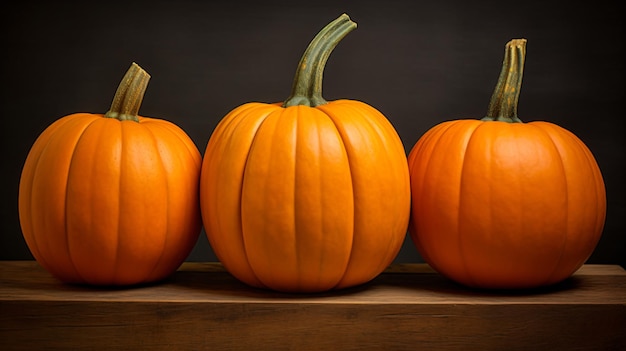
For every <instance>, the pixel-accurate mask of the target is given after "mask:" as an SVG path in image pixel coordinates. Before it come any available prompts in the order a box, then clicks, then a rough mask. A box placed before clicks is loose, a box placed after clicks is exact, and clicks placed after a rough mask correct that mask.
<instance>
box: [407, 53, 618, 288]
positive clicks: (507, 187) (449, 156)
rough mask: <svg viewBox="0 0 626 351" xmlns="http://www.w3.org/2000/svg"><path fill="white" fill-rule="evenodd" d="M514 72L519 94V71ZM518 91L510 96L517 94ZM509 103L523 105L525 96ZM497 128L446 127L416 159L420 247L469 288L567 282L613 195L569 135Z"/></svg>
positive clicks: (529, 127) (537, 127) (415, 225)
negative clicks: (608, 199)
mask: <svg viewBox="0 0 626 351" xmlns="http://www.w3.org/2000/svg"><path fill="white" fill-rule="evenodd" d="M518 45H519V43H518ZM522 45H525V41H523V43H522ZM524 48H525V46H524ZM518 49H519V48H518ZM507 50H509V47H507ZM522 56H523V55H522ZM505 60H506V59H505ZM521 62H522V63H523V57H522V61H521ZM522 67H523V66H522ZM516 70H517V71H518V72H517V73H519V82H517V84H521V72H520V71H521V67H519V62H518V68H516ZM505 71H506V70H505V69H503V73H504V72H505ZM509 78H510V77H509ZM501 80H502V79H501ZM511 84H512V85H513V86H511V85H509V83H503V84H502V87H504V86H508V88H507V89H508V90H507V91H509V92H511V91H513V90H517V91H516V92H515V93H514V94H513V95H517V94H519V87H517V88H516V87H515V86H514V85H515V84H513V83H511ZM495 95H496V94H494V96H495ZM502 101H509V102H512V103H513V104H516V102H517V96H509V97H506V98H504V99H502ZM493 102H494V99H492V104H493ZM512 110H513V111H515V114H516V107H515V106H513V107H512ZM488 116H492V114H488ZM491 119H493V118H486V119H484V120H482V121H481V120H455V121H448V122H444V123H441V124H439V125H437V126H435V127H433V128H432V129H430V130H429V131H428V132H427V133H425V134H424V135H423V136H422V137H421V138H420V139H419V140H418V142H417V143H416V144H415V146H414V147H413V149H412V150H411V152H410V154H409V170H410V174H411V192H412V213H411V224H410V233H411V237H412V239H413V242H414V243H415V245H416V247H417V249H418V251H419V252H420V254H421V255H422V257H423V258H424V259H425V260H426V262H428V263H429V264H430V265H431V266H432V267H433V268H434V269H436V270H437V271H438V272H440V273H441V274H443V275H445V276H447V277H449V278H450V279H452V280H454V281H456V282H458V283H461V284H464V285H467V286H472V287H481V288H534V287H539V286H544V285H549V284H554V283H557V282H560V281H562V280H564V279H566V278H567V277H569V276H570V275H572V274H573V273H574V272H575V271H576V270H577V269H578V268H580V266H581V265H582V264H583V263H584V262H585V261H586V260H587V258H588V257H589V256H590V255H591V253H592V252H593V250H594V248H595V246H596V244H597V242H598V240H599V238H600V236H601V233H602V229H603V225H604V219H605V214H606V194H605V188H604V182H603V180H602V175H601V173H600V169H599V167H598V165H597V163H596V161H595V159H594V157H593V155H592V153H591V151H590V150H589V149H588V148H587V147H586V146H585V144H584V143H583V142H582V141H581V140H580V139H579V138H577V137H576V136H575V135H574V134H572V133H571V132H569V131H567V130H565V129H564V128H561V127H559V126H557V125H555V124H552V123H549V122H542V121H537V122H530V123H508V122H504V121H500V120H498V119H496V120H491ZM513 119H516V116H513Z"/></svg>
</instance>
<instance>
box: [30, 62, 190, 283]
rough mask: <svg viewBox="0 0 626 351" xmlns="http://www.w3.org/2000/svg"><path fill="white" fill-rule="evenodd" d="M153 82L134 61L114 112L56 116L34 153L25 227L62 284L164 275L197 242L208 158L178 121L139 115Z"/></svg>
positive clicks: (150, 278)
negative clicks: (201, 179)
mask: <svg viewBox="0 0 626 351" xmlns="http://www.w3.org/2000/svg"><path fill="white" fill-rule="evenodd" d="M149 78H150V77H149V75H148V74H147V73H146V72H145V71H144V70H143V69H141V68H140V67H139V66H137V65H136V64H133V65H132V66H131V68H130V69H129V70H128V72H127V74H126V76H125V77H124V79H123V80H122V82H121V84H120V86H119V88H118V91H117V94H116V95H115V98H114V101H113V104H112V106H111V109H110V111H109V112H107V114H105V115H102V114H90V113H76V114H72V115H68V116H65V117H63V118H61V119H59V120H57V121H55V122H54V123H53V124H52V125H50V126H49V127H48V128H47V129H46V130H45V131H44V132H43V133H42V134H41V135H40V136H39V138H38V139H37V140H36V141H35V143H34V145H33V146H32V148H31V150H30V152H29V154H28V157H27V158H26V162H25V164H24V168H23V171H22V176H21V179H20V187H19V216H20V224H21V227H22V232H23V235H24V238H25V240H26V243H27V245H28V247H29V249H30V250H31V252H32V254H33V256H34V257H35V259H36V260H37V261H38V262H39V263H40V264H41V265H42V266H43V267H44V268H45V269H47V270H48V271H49V272H50V273H51V274H52V275H54V276H55V277H57V278H58V279H60V280H61V281H64V282H68V283H87V284H97V285H128V284H137V283H145V282H153V281H157V280H160V279H163V278H165V277H167V276H168V275H170V274H171V273H173V272H174V271H175V270H176V269H177V268H178V266H179V265H180V264H181V263H182V261H183V260H184V259H185V258H186V257H187V255H188V254H189V252H190V251H191V249H192V248H193V246H194V245H195V243H196V240H197V238H198V235H199V233H200V228H201V217H200V209H199V200H198V186H199V175H200V166H201V162H202V161H201V155H200V153H199V151H198V149H197V147H196V146H195V145H194V143H193V142H192V141H191V139H190V138H189V137H188V136H187V135H186V134H185V132H183V131H182V130H181V129H180V128H179V127H177V126H176V125H174V124H172V123H170V122H167V121H165V120H160V119H153V118H146V117H140V116H138V115H137V112H138V111H139V106H140V104H141V101H142V99H143V95H144V92H145V89H146V86H147V83H148V80H149Z"/></svg>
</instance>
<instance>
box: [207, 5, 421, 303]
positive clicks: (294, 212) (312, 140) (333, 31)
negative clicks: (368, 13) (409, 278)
mask: <svg viewBox="0 0 626 351" xmlns="http://www.w3.org/2000/svg"><path fill="white" fill-rule="evenodd" d="M355 26H356V24H355V23H354V22H352V21H351V20H350V18H349V17H348V16H347V15H342V16H341V17H339V18H338V19H336V20H335V21H333V22H331V23H330V24H329V25H328V26H326V27H325V28H324V29H322V31H321V32H320V33H319V34H318V35H317V36H316V37H315V38H314V39H313V41H312V42H311V44H310V45H309V47H308V49H307V50H306V52H305V53H304V55H303V57H302V60H301V61H300V65H299V66H298V70H297V72H296V77H295V80H294V85H293V91H292V95H291V96H290V97H289V98H288V99H287V100H286V101H285V102H284V103H275V104H265V103H247V104H244V105H242V106H239V107H237V108H236V109H234V110H233V111H231V112H230V113H229V114H228V115H227V116H225V117H224V118H223V120H222V121H221V122H220V123H219V125H218V126H217V128H216V129H215V131H214V132H213V134H212V135H211V138H210V140H209V142H208V145H207V148H206V152H205V155H204V160H203V164H202V174H201V186H200V188H201V193H200V199H201V208H202V215H203V220H204V226H205V229H206V232H207V236H208V239H209V242H210V244H211V246H212V248H213V250H214V252H215V254H216V256H217V257H218V259H219V260H220V261H221V262H222V263H223V264H224V266H225V267H226V268H227V270H228V271H229V272H230V273H232V274H233V275H234V276H235V277H237V278H238V279H240V280H241V281H243V282H245V283H247V284H249V285H252V286H255V287H261V288H269V289H274V290H280V291H291V292H316V291H325V290H330V289H339V288H345V287H349V286H354V285H357V284H362V283H365V282H367V281H369V280H371V279H373V278H374V277H376V276H377V275H378V274H379V273H380V272H382V271H383V270H384V269H385V268H386V267H387V266H388V265H389V264H390V263H391V262H392V260H393V259H394V258H395V256H396V255H397V253H398V251H399V249H400V247H401V245H402V243H403V240H404V238H405V236H406V230H407V226H408V219H409V210H410V193H409V174H408V167H407V163H406V154H405V151H404V147H403V145H402V142H401V140H400V138H399V136H398V134H397V133H396V131H395V129H394V128H393V126H392V125H391V124H390V123H389V121H388V120H387V119H386V118H385V117H384V116H383V115H382V114H381V113H380V112H379V111H377V110H376V109H374V108H373V107H371V106H369V105H367V104H365V103H363V102H359V101H354V100H337V101H331V102H327V101H325V100H324V99H323V98H322V96H321V85H322V71H323V68H324V64H325V62H326V60H327V59H328V56H329V55H330V53H331V51H332V49H333V48H334V47H335V46H336V45H337V43H338V42H339V41H340V40H341V39H342V38H343V37H344V36H345V35H346V34H347V33H348V32H350V31H351V30H352V29H354V28H355Z"/></svg>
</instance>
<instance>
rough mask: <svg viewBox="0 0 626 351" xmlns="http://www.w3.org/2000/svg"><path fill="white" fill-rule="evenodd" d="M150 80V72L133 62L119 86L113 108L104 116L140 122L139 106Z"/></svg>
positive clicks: (112, 104)
mask: <svg viewBox="0 0 626 351" xmlns="http://www.w3.org/2000/svg"><path fill="white" fill-rule="evenodd" d="M149 80H150V75H149V74H148V72H146V71H144V70H143V69H142V68H141V67H139V65H138V64H136V63H134V62H133V63H132V65H131V66H130V68H129V69H128V71H126V74H125V75H124V78H122V81H121V82H120V85H119V86H118V87H117V91H116V92H115V96H114V97H113V103H111V108H110V109H109V111H108V112H107V113H106V114H105V115H104V117H108V118H116V119H118V120H120V121H135V122H139V117H138V115H139V107H140V106H141V102H142V101H143V96H144V94H145V93H146V88H147V87H148V81H149Z"/></svg>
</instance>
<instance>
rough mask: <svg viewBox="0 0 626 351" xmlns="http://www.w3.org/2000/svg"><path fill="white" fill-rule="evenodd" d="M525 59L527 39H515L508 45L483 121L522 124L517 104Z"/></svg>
mask: <svg viewBox="0 0 626 351" xmlns="http://www.w3.org/2000/svg"><path fill="white" fill-rule="evenodd" d="M525 59H526V39H513V40H511V41H509V42H508V43H507V44H506V47H505V51H504V62H503V63H502V71H501V72H500V77H499V78H498V83H497V84H496V89H495V90H494V92H493V95H492V96H491V101H490V102H489V108H488V110H487V116H486V117H484V118H483V119H482V120H483V121H501V122H509V123H522V121H521V120H520V119H519V118H518V117H517V103H518V101H519V94H520V91H521V89H522V75H523V74H524V60H525Z"/></svg>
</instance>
